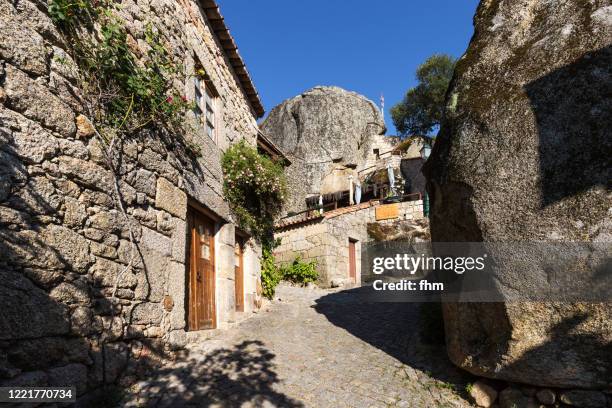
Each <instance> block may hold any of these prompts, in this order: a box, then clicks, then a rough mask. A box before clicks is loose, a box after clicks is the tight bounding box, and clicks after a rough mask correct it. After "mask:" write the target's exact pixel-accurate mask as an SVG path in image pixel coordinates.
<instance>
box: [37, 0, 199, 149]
mask: <svg viewBox="0 0 612 408" xmlns="http://www.w3.org/2000/svg"><path fill="white" fill-rule="evenodd" d="M115 7H116V6H115V5H114V4H113V3H112V2H111V1H109V0H98V1H86V0H76V1H75V0H51V1H50V2H49V14H50V16H51V18H52V19H53V21H54V22H55V24H56V25H57V26H58V27H59V28H61V30H62V32H63V33H64V35H65V37H66V38H67V41H66V42H67V43H68V44H70V48H71V49H70V53H71V56H72V58H73V59H74V60H75V62H76V64H77V65H78V67H79V70H80V76H81V78H80V79H81V84H80V85H81V86H80V88H81V90H82V92H83V94H84V100H85V102H86V103H85V104H86V110H87V113H88V114H89V116H90V117H89V119H90V120H92V121H93V122H94V124H95V126H96V127H97V128H98V130H100V134H101V135H102V136H110V137H113V136H114V137H117V136H125V135H128V134H133V132H135V131H137V130H140V129H144V128H157V129H160V128H161V129H166V130H171V131H179V133H182V132H180V130H181V129H180V128H181V126H182V124H181V123H182V120H183V114H184V112H185V111H186V110H187V109H188V108H189V107H190V106H191V104H190V103H188V101H187V99H186V98H185V96H182V95H180V94H179V92H177V91H176V90H175V89H174V88H173V86H172V79H173V78H176V77H183V76H184V74H183V67H182V66H181V64H179V63H177V62H175V61H174V59H173V58H172V56H171V55H170V53H169V52H168V51H167V50H166V48H165V47H164V45H163V42H162V39H161V38H160V35H159V32H158V31H157V30H156V29H155V28H154V27H153V25H152V24H147V25H146V27H145V33H144V34H145V35H144V39H145V44H146V50H145V52H144V54H145V55H142V56H141V58H140V59H139V58H137V56H136V54H135V52H136V50H135V49H134V47H133V46H130V45H129V42H128V38H129V37H128V33H127V31H126V29H125V22H124V21H123V20H122V18H121V17H119V15H118V14H117V13H116V10H115ZM84 34H86V35H84ZM104 139H105V140H106V141H108V140H109V137H104Z"/></svg>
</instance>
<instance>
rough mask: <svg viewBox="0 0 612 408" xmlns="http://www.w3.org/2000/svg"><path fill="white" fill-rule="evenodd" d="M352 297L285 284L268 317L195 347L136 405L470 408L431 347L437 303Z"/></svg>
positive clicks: (438, 348)
mask: <svg viewBox="0 0 612 408" xmlns="http://www.w3.org/2000/svg"><path fill="white" fill-rule="evenodd" d="M351 296H352V293H351V291H350V290H349V291H341V292H338V291H326V290H321V289H308V288H295V287H289V286H281V287H280V288H279V290H278V291H277V297H279V298H280V301H278V300H277V301H274V302H273V303H272V304H271V305H270V306H269V308H268V309H267V310H263V311H261V312H260V313H259V314H258V315H257V316H254V317H253V318H251V319H248V320H246V321H244V322H243V323H241V324H239V325H238V326H236V327H234V328H232V329H230V330H227V331H224V332H220V333H219V334H218V335H216V336H214V337H213V338H211V339H209V340H205V341H202V342H200V344H198V345H193V346H191V347H190V350H189V358H188V360H187V361H183V362H180V363H177V364H175V365H174V366H173V367H171V368H169V369H168V370H166V371H164V370H160V371H159V372H158V373H156V374H154V376H157V378H151V379H150V380H149V381H147V382H142V383H140V384H139V385H138V386H136V387H135V388H134V390H133V391H134V395H132V396H131V397H133V399H132V404H134V405H135V406H141V405H146V406H158V407H170V406H189V407H191V406H193V407H196V406H198V407H208V406H215V407H217V406H218V407H226V406H227V407H259V406H262V407H273V406H278V407H302V406H304V407H411V408H412V407H414V408H416V407H469V406H471V405H470V404H469V403H468V402H467V401H466V400H464V397H462V396H463V395H464V394H465V393H464V391H463V390H464V388H465V385H466V383H467V382H469V380H470V378H469V377H468V376H467V375H466V374H464V373H462V372H460V371H459V370H457V369H455V368H454V367H453V366H452V365H451V363H450V362H449V361H448V359H447V357H446V354H445V351H444V347H443V345H442V344H440V341H436V340H435V339H433V341H427V340H426V339H427V338H428V337H432V333H429V334H428V331H429V332H432V329H431V327H430V328H429V329H428V327H429V326H431V325H432V324H431V323H427V322H425V321H422V319H421V316H427V315H428V314H429V312H428V311H427V310H426V308H431V307H433V306H432V305H418V304H409V303H404V304H391V303H387V304H385V303H377V304H362V303H354V302H352V301H351V299H352V298H351ZM421 308H424V309H421ZM425 320H427V319H426V318H425ZM429 320H431V319H429ZM433 330H435V328H434V329H433ZM438 330H439V328H438ZM434 334H435V333H434ZM430 340H431V339H430ZM455 390H456V391H455Z"/></svg>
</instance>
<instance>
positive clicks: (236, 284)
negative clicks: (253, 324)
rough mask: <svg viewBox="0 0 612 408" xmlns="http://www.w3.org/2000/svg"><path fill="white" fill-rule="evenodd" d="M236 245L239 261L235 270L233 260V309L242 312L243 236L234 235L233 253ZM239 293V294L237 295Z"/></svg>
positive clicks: (244, 243) (244, 244)
mask: <svg viewBox="0 0 612 408" xmlns="http://www.w3.org/2000/svg"><path fill="white" fill-rule="evenodd" d="M236 245H238V248H239V251H240V252H239V260H240V266H239V267H238V268H237V267H236V264H235V259H234V294H235V306H236V307H235V309H236V311H237V312H244V269H245V268H244V248H245V246H246V241H245V239H244V237H243V236H241V235H240V234H238V233H236V237H235V243H234V251H235V248H236ZM235 255H236V253H235V252H234V256H235ZM238 270H239V271H240V273H237V271H238ZM239 277H240V282H238V279H239ZM238 288H240V289H241V290H240V291H239V290H238ZM239 292H240V293H239ZM239 297H240V301H238V298H239Z"/></svg>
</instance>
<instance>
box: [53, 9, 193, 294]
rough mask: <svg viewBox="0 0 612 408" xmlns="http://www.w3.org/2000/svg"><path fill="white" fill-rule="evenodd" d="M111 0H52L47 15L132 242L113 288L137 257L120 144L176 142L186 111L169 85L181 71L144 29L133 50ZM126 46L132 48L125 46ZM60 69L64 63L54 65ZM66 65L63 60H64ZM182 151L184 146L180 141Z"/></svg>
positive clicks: (157, 38) (182, 99)
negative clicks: (74, 75) (72, 70)
mask: <svg viewBox="0 0 612 408" xmlns="http://www.w3.org/2000/svg"><path fill="white" fill-rule="evenodd" d="M118 7H120V6H119V5H117V4H116V3H115V2H113V1H112V0H50V1H49V3H48V12H49V15H50V17H51V19H52V20H53V22H54V24H55V25H56V26H57V27H58V29H59V30H60V32H61V33H62V35H63V37H64V43H65V44H66V47H67V52H68V53H69V54H70V56H71V58H72V60H74V62H75V64H76V65H77V67H78V72H79V74H78V82H79V83H78V88H79V94H80V99H81V102H82V106H83V114H84V115H85V116H86V117H87V119H88V120H89V121H90V122H91V125H92V127H93V131H94V135H95V137H96V139H97V141H98V142H99V143H100V145H101V147H102V151H103V154H104V157H105V162H106V165H107V167H108V169H109V170H110V171H111V174H112V175H113V180H112V181H113V186H114V196H115V198H116V202H117V207H118V209H119V210H120V211H121V213H122V214H123V217H124V218H125V220H126V225H127V228H128V229H129V238H130V241H131V249H130V258H129V259H130V261H129V263H128V265H127V266H126V267H125V268H124V269H123V270H122V271H121V272H119V274H118V275H117V276H116V277H115V285H114V289H113V293H112V298H113V299H116V292H117V287H118V283H119V282H120V281H121V279H122V276H123V275H124V274H125V273H127V272H128V271H129V270H131V269H132V264H133V262H134V261H135V258H136V257H137V256H138V250H137V248H136V240H135V234H134V231H133V230H132V223H131V222H130V219H129V217H128V214H127V211H126V208H125V206H124V204H123V200H122V194H121V189H120V177H121V175H120V171H119V169H120V168H121V156H122V155H121V152H120V146H121V145H122V143H121V142H122V141H124V140H125V139H127V138H129V137H135V136H137V135H140V134H142V135H144V134H145V132H148V131H152V130H155V131H156V133H157V134H158V135H160V136H162V137H163V136H164V135H171V136H172V139H171V138H165V140H166V144H167V145H168V144H169V143H170V140H177V139H179V138H182V136H183V135H184V133H185V132H184V131H185V129H184V128H183V124H182V123H183V119H184V113H185V112H186V110H187V109H188V108H189V107H190V106H191V104H190V103H189V102H188V101H187V99H186V97H184V96H182V95H180V93H179V92H178V91H177V90H176V88H175V87H174V86H173V80H174V79H180V80H183V78H184V72H183V67H182V66H181V64H179V63H177V62H176V61H175V60H174V58H173V57H172V55H171V54H170V53H169V52H168V51H167V50H166V48H165V47H164V45H163V41H162V38H160V35H159V32H158V31H157V30H156V28H155V27H154V26H153V25H152V24H146V26H145V30H144V43H143V44H140V45H138V44H137V42H136V41H135V40H134V39H133V38H131V37H130V36H129V34H128V32H127V30H126V28H125V21H124V20H123V19H122V18H121V17H120V15H119V13H118V11H119V10H118ZM130 39H131V40H132V42H131V43H130ZM58 62H60V63H62V61H58ZM63 63H66V61H63ZM182 142H183V143H182V144H179V143H175V144H174V145H176V146H179V145H182V146H185V151H186V152H187V153H193V152H190V148H189V144H187V143H185V140H184V139H182Z"/></svg>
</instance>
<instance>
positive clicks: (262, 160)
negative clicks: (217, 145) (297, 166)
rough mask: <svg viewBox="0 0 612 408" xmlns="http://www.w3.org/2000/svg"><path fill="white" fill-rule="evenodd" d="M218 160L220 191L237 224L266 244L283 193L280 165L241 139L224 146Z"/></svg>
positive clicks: (281, 168) (282, 173) (283, 197)
mask: <svg viewBox="0 0 612 408" xmlns="http://www.w3.org/2000/svg"><path fill="white" fill-rule="evenodd" d="M221 164H222V166H223V175H224V184H223V191H224V193H225V197H226V199H227V200H228V202H229V204H230V206H231V208H232V210H233V211H234V213H235V214H236V217H237V218H238V224H239V225H240V226H241V227H243V228H245V229H247V230H249V231H251V233H252V234H253V235H254V236H255V237H256V238H258V239H259V241H260V242H262V243H263V244H264V245H266V244H267V242H269V241H270V240H271V237H272V232H273V228H274V219H275V217H276V216H277V215H278V214H279V213H280V210H281V208H282V206H283V202H284V200H285V196H286V189H287V187H286V184H287V183H286V180H285V175H284V171H283V167H282V166H281V165H280V164H279V163H276V162H275V161H273V160H272V159H270V158H268V157H267V156H264V155H262V154H260V153H259V152H258V151H257V149H255V148H254V147H251V146H249V145H248V144H247V143H246V142H245V141H244V140H242V141H240V142H238V143H236V144H234V145H233V146H231V147H230V148H229V149H227V151H226V152H225V153H224V155H223V157H222V159H221Z"/></svg>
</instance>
